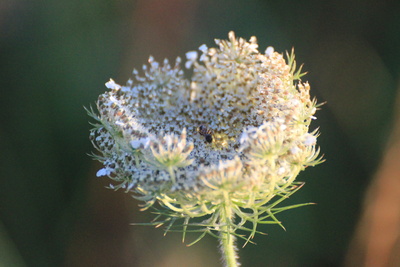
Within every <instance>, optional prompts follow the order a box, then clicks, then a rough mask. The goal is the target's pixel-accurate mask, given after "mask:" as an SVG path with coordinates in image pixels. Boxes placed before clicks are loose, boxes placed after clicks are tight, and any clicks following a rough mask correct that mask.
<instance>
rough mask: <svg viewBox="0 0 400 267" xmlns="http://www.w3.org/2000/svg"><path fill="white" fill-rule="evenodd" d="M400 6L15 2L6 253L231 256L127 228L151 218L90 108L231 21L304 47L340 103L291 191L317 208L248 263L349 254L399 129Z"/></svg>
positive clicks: (106, 258)
mask: <svg viewBox="0 0 400 267" xmlns="http://www.w3.org/2000/svg"><path fill="white" fill-rule="evenodd" d="M399 14H400V1H378V0H366V1H356V0H349V1H347V0H340V1H288V0H282V1H255V0H250V1H227V0H224V1H211V0H204V1H200V0H193V1H184V0H171V1H161V0H140V1H128V0H114V1H113V0H86V1H81V0H69V1H56V0H54V1H50V0H47V1H31V0H2V1H1V2H0V79H1V80H0V81H1V83H0V85H1V89H0V90H1V97H0V106H1V113H0V116H1V125H0V183H1V184H0V266H123V267H125V266H138V267H147V266H156V267H158V266H161V267H164V266H182V267H186V266H211V267H214V266H215V267H216V266H220V265H221V264H220V262H219V255H218V248H217V246H218V244H217V242H216V240H214V239H212V238H205V239H204V240H203V241H202V242H200V243H199V244H197V245H195V246H193V247H189V248H187V247H186V246H185V245H184V244H182V243H181V237H180V235H179V234H178V233H177V234H175V233H170V234H168V235H167V236H166V237H163V231H162V230H160V229H153V228H151V227H143V226H131V225H129V223H131V222H146V221H149V220H150V219H151V218H152V217H151V215H150V214H148V213H141V212H139V208H138V206H137V205H138V203H137V202H136V201H135V200H133V199H132V198H131V197H130V196H128V195H126V194H124V193H122V192H113V191H111V190H107V189H105V188H104V186H105V185H107V184H108V182H109V181H107V179H105V178H96V177H95V173H96V171H97V170H98V169H99V168H100V165H99V164H98V163H97V162H94V161H93V160H91V158H89V157H88V156H87V153H90V152H91V151H93V150H94V149H93V148H92V145H91V143H90V142H89V139H88V131H89V129H90V125H89V124H88V121H89V120H90V119H89V117H88V116H87V115H86V112H85V110H84V108H83V107H84V106H89V105H91V104H93V103H94V102H95V101H96V99H97V97H98V95H99V94H101V93H102V92H104V91H105V90H106V88H105V86H104V83H105V82H107V81H108V80H109V78H110V77H112V78H113V79H115V80H116V81H117V82H118V83H120V84H124V83H125V81H126V80H128V78H129V77H130V72H131V71H132V69H133V68H140V67H141V65H142V64H145V63H146V60H147V58H148V56H149V55H150V54H151V55H153V56H155V58H156V59H158V60H159V61H161V60H162V59H163V58H165V57H167V58H169V59H170V60H173V59H174V58H175V57H176V56H181V57H184V54H185V52H187V51H189V50H196V49H197V48H198V47H199V46H200V45H201V44H203V43H205V44H207V45H208V46H214V38H223V39H226V38H227V34H228V32H229V31H230V30H234V31H235V32H236V35H237V36H240V37H244V38H246V39H249V38H250V37H251V36H253V35H255V36H257V38H258V42H259V45H260V47H259V49H260V51H264V49H265V48H266V47H267V46H269V45H272V46H274V47H275V50H277V51H279V52H285V51H287V50H288V51H290V50H291V48H292V47H294V48H295V51H296V56H297V61H298V63H302V62H304V63H305V66H304V70H306V71H308V72H309V73H308V75H307V76H305V77H304V78H303V80H308V81H309V82H310V84H311V93H312V95H314V96H316V97H317V98H318V100H319V102H325V101H327V104H325V105H324V106H323V107H322V110H320V111H319V112H318V113H317V117H318V119H317V120H316V121H315V122H314V123H313V125H312V127H313V128H317V127H320V132H321V136H320V138H319V139H318V142H319V145H320V146H321V150H322V153H323V154H325V158H326V160H327V161H326V162H325V163H324V164H322V165H319V166H317V167H315V168H309V169H307V170H306V171H304V172H303V173H302V174H301V176H300V177H299V178H298V179H299V180H301V181H305V182H306V185H305V187H304V188H303V189H301V190H300V191H299V192H298V193H296V194H295V195H294V196H293V197H292V198H291V199H289V200H288V201H287V203H286V204H291V203H301V202H315V203H317V205H314V206H308V207H303V208H300V209H297V210H292V211H289V212H287V213H286V214H285V213H283V214H281V215H280V216H279V219H280V220H281V221H282V222H283V224H284V225H285V227H286V229H287V230H286V232H285V231H283V230H282V229H281V228H279V227H278V226H262V227H261V229H260V230H262V231H265V232H267V233H268V236H257V237H256V238H255V240H254V241H255V242H256V243H257V245H247V246H246V247H245V248H244V249H241V250H240V258H241V262H242V265H243V266H277V267H281V266H311V267H313V266H315V267H317V266H332V267H333V266H343V265H344V264H345V262H346V260H345V259H346V257H348V256H347V255H348V251H349V245H350V243H351V241H352V239H353V238H354V234H355V231H356V228H357V222H358V220H359V219H360V216H361V214H362V210H363V209H362V207H363V206H362V205H363V199H364V197H365V192H366V189H367V188H368V186H369V184H370V183H371V181H372V180H373V178H374V175H375V173H376V172H377V169H378V167H379V166H380V162H381V160H382V157H383V155H384V152H385V149H386V147H387V146H389V145H390V144H389V143H388V139H389V136H393V133H392V129H393V125H394V119H395V118H396V114H395V107H396V97H397V94H398V92H397V88H398V85H399V73H400V16H399ZM397 103H399V102H397ZM399 179H400V178H399ZM350 258H351V257H350ZM348 264H349V263H348ZM353 264H354V263H353ZM354 266H361V265H357V264H356V265H354Z"/></svg>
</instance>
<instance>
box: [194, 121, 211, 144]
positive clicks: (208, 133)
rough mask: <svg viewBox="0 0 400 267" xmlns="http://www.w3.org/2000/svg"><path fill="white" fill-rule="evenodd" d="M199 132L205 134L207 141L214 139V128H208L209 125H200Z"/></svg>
mask: <svg viewBox="0 0 400 267" xmlns="http://www.w3.org/2000/svg"><path fill="white" fill-rule="evenodd" d="M198 131H199V134H200V135H202V136H204V137H205V139H206V141H207V143H211V142H212V141H213V137H212V134H213V132H212V130H211V129H210V128H208V127H207V126H204V125H200V127H199V130H198Z"/></svg>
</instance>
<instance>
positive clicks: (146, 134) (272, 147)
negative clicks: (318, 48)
mask: <svg viewBox="0 0 400 267" xmlns="http://www.w3.org/2000/svg"><path fill="white" fill-rule="evenodd" d="M216 43H217V45H218V48H208V47H206V46H205V45H202V46H201V47H200V48H199V51H200V55H198V54H197V52H193V51H192V52H189V53H187V55H186V56H187V62H186V64H185V66H186V67H187V68H193V69H192V70H193V76H192V78H191V79H190V80H188V79H186V78H185V76H184V72H183V70H182V69H181V68H180V66H181V60H180V58H177V60H176V63H175V65H174V66H171V65H170V64H169V62H168V61H167V60H165V61H164V62H163V63H162V64H159V63H158V62H156V61H155V60H154V59H153V58H152V57H150V59H149V65H145V66H143V75H139V72H138V71H137V70H134V71H133V79H132V80H129V81H128V83H127V84H126V85H124V86H121V85H118V84H116V83H115V82H114V81H113V80H110V81H109V82H107V83H106V86H107V88H109V89H110V90H109V91H107V92H105V93H104V94H102V95H100V97H99V99H98V102H97V108H98V111H99V114H98V115H95V114H94V113H93V112H91V115H92V116H93V117H94V118H95V119H96V120H97V122H98V123H97V124H95V128H94V129H93V130H92V131H91V133H90V136H91V140H92V142H93V144H94V146H95V147H96V148H97V149H98V150H99V152H100V155H99V156H96V157H97V158H98V159H99V160H100V161H101V162H102V163H103V165H104V167H103V168H102V169H101V170H100V171H98V173H97V175H98V176H108V177H110V178H111V179H112V180H114V182H113V184H112V185H110V187H111V188H114V189H119V188H124V189H125V190H126V191H127V192H130V193H132V194H133V195H134V196H135V197H136V198H138V199H140V200H143V201H144V202H145V205H144V207H145V208H148V207H151V206H153V205H154V204H155V203H159V204H160V205H161V207H162V208H164V209H163V211H159V213H160V214H161V215H166V216H168V217H172V218H185V219H186V225H187V224H188V223H189V219H190V218H194V217H203V216H206V217H205V218H208V219H207V220H204V221H203V223H202V224H201V225H202V226H207V227H205V228H204V229H205V230H204V231H208V232H209V231H213V230H217V231H218V230H219V227H218V223H220V221H221V219H220V217H219V216H220V214H221V209H222V207H226V206H227V205H228V204H229V207H231V210H232V212H233V216H230V217H231V218H232V220H231V221H230V222H229V224H230V225H231V226H233V227H232V228H231V230H229V231H230V232H232V233H233V232H234V231H235V230H237V229H241V230H246V229H248V228H241V227H242V225H243V224H244V223H245V222H246V221H251V222H252V223H253V224H254V225H257V223H259V222H262V221H265V220H267V218H272V219H273V220H274V221H276V220H275V217H274V216H273V210H271V208H273V206H268V203H269V201H270V200H271V199H272V198H273V197H274V196H276V195H285V194H288V193H289V192H290V191H291V190H293V189H294V188H295V187H294V186H293V185H294V180H295V178H296V176H297V175H298V173H299V172H300V171H301V170H303V169H304V168H306V167H307V166H313V165H315V164H317V163H319V162H320V161H321V159H320V158H318V153H319V150H318V149H316V138H317V135H318V133H317V132H316V131H312V132H310V131H309V125H310V122H311V120H312V119H315V117H314V114H315V112H316V110H317V105H316V101H315V100H311V99H310V95H309V90H310V86H309V84H308V83H303V82H301V81H300V77H301V76H302V75H303V74H301V72H300V70H298V71H296V64H295V61H294V55H293V53H292V54H291V55H290V56H288V63H286V62H285V59H284V57H283V56H282V55H281V54H279V53H277V52H275V51H274V49H273V48H272V47H268V48H267V49H266V51H265V54H262V53H259V51H258V50H257V48H258V45H257V42H256V38H255V37H252V38H251V39H250V41H249V42H246V41H245V40H244V39H242V38H239V39H236V38H235V36H234V34H233V32H231V33H229V40H216ZM266 207H267V208H266ZM264 213H265V214H266V215H265V216H264V217H262V216H263V215H262V214H264ZM207 216H208V217H207ZM235 217H236V218H237V217H239V218H241V220H239V221H237V222H236V221H235V220H234V219H233V218H235ZM167 220H168V219H167ZM276 222H277V221H276ZM224 223H225V224H226V220H225V222H224ZM221 224H222V223H221ZM225 231H226V230H225ZM249 231H252V235H253V234H254V233H255V230H254V229H250V230H249Z"/></svg>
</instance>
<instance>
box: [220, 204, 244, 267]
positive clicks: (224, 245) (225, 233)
mask: <svg viewBox="0 0 400 267" xmlns="http://www.w3.org/2000/svg"><path fill="white" fill-rule="evenodd" d="M220 216H221V217H220V222H221V225H222V226H221V231H220V232H219V235H220V245H221V247H220V249H221V254H222V260H223V262H224V267H238V266H240V264H239V262H238V261H237V259H238V255H237V248H236V245H235V240H236V237H235V236H234V235H232V234H231V232H232V231H233V229H232V226H231V220H232V219H233V216H232V209H231V208H230V207H229V205H228V206H225V207H224V210H223V211H222V212H221V215H220Z"/></svg>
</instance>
